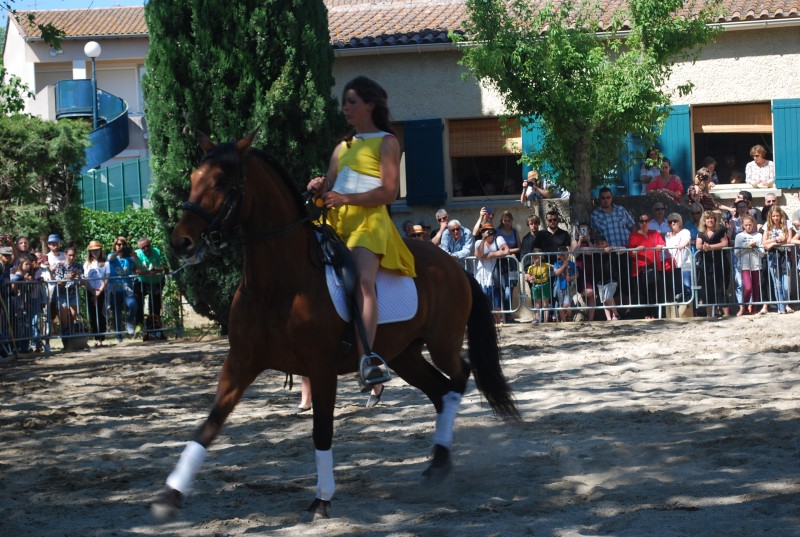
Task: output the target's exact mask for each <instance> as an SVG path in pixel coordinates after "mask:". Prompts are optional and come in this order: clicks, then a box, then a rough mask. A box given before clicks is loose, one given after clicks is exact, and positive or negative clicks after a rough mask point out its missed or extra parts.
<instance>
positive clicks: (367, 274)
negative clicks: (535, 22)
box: [308, 76, 416, 396]
mask: <svg viewBox="0 0 800 537" xmlns="http://www.w3.org/2000/svg"><path fill="white" fill-rule="evenodd" d="M386 99H387V95H386V91H385V90H384V89H383V88H382V87H381V86H379V85H378V84H377V83H376V82H374V81H373V80H370V79H369V78H367V77H364V76H360V77H357V78H354V79H353V80H351V81H350V82H348V83H347V85H346V86H345V87H344V92H343V94H342V112H343V113H344V117H345V119H346V120H347V122H348V123H349V124H350V125H352V126H353V127H354V128H355V132H354V133H352V134H350V136H349V137H347V138H346V139H345V140H344V141H343V142H341V143H340V144H339V145H337V146H336V148H335V149H334V150H333V155H331V160H330V165H329V166H328V173H327V175H326V177H316V178H314V179H312V180H311V182H309V183H308V189H309V190H311V191H313V192H314V193H315V194H316V195H318V196H319V195H321V196H322V199H323V201H324V202H325V206H326V207H328V208H329V209H330V211H329V212H328V221H329V222H330V225H331V227H333V228H334V230H335V231H336V232H337V233H338V234H339V236H340V237H341V238H342V240H343V241H344V242H345V244H347V246H348V248H350V250H351V251H352V253H353V259H354V261H355V264H356V269H357V271H358V280H359V285H358V287H357V289H356V301H357V303H358V307H359V309H360V310H361V319H362V320H363V322H364V330H365V332H366V334H365V335H366V340H367V345H369V349H371V348H372V344H373V342H374V341H375V331H376V329H377V327H378V297H377V295H376V294H375V279H376V278H377V276H378V269H379V268H381V267H382V268H384V269H388V270H394V271H397V272H399V273H400V274H402V275H404V276H411V277H413V276H416V272H415V271H414V257H413V256H412V255H411V252H410V251H409V250H408V248H407V247H406V245H405V244H404V243H403V239H401V238H400V234H399V233H398V232H397V229H396V228H395V227H394V223H392V220H391V219H390V218H389V212H388V211H387V210H386V205H387V204H389V203H392V202H393V201H394V200H395V199H397V194H398V192H399V191H400V144H399V143H398V142H397V138H395V136H394V134H393V133H392V130H391V127H390V125H389V107H388V106H387V104H386ZM326 185H328V186H329V187H330V188H328V189H327V192H326V188H325V187H326ZM357 341H358V345H359V354H360V356H361V358H360V360H361V361H360V364H359V368H358V372H359V375H360V376H361V380H362V381H363V382H364V383H365V384H366V385H367V386H375V385H376V384H380V383H381V382H384V381H386V380H389V377H388V373H387V371H385V370H384V369H383V368H381V367H380V366H376V365H373V363H372V362H373V359H377V360H379V362H382V361H383V360H381V359H380V358H379V357H377V356H375V355H367V354H365V352H366V351H368V350H369V349H364V348H363V345H362V344H361V341H360V339H358V340H357ZM382 365H383V364H382ZM375 389H376V390H377V389H378V387H377V386H376V387H375ZM379 389H380V391H383V388H382V387H380V388H379ZM379 393H380V392H378V391H373V394H374V395H376V396H377V395H378V394H379Z"/></svg>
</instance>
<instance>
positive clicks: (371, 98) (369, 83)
mask: <svg viewBox="0 0 800 537" xmlns="http://www.w3.org/2000/svg"><path fill="white" fill-rule="evenodd" d="M350 90H353V91H355V92H356V94H357V95H358V96H359V97H361V99H362V100H363V101H364V102H365V103H367V104H369V103H372V104H374V105H375V106H373V107H372V122H373V123H375V126H376V127H378V128H379V129H380V130H382V131H384V132H388V133H390V134H394V131H393V130H392V127H391V123H390V122H389V105H388V104H387V100H388V95H387V94H386V90H385V89H383V88H382V87H381V85H380V84H378V83H377V82H375V81H374V80H372V79H370V78H367V77H365V76H357V77H355V78H354V79H353V80H351V81H350V82H348V83H347V84H345V86H344V90H342V102H344V96H345V94H346V93H347V92H348V91H350ZM352 138H353V134H350V135H349V136H348V137H347V140H351V139H352Z"/></svg>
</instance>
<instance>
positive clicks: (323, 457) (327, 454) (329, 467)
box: [316, 449, 336, 501]
mask: <svg viewBox="0 0 800 537" xmlns="http://www.w3.org/2000/svg"><path fill="white" fill-rule="evenodd" d="M316 454H317V498H319V499H320V500H325V501H330V500H331V498H333V493H334V492H335V491H336V483H335V482H334V480H333V450H330V449H329V450H327V451H320V450H318V449H317V450H316Z"/></svg>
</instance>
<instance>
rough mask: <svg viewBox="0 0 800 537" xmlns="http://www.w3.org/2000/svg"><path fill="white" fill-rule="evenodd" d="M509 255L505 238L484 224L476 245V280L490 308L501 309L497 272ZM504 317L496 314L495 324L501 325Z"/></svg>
mask: <svg viewBox="0 0 800 537" xmlns="http://www.w3.org/2000/svg"><path fill="white" fill-rule="evenodd" d="M507 255H508V246H506V241H505V240H503V237H499V236H498V235H497V231H496V230H495V228H494V226H493V225H492V224H484V225H483V226H481V228H480V239H479V240H478V242H476V244H475V257H476V258H478V263H477V266H476V267H475V279H476V280H478V283H479V284H480V285H481V287H482V288H483V294H484V295H485V296H486V300H487V301H488V303H489V306H490V307H492V308H494V309H499V308H500V298H501V294H502V289H501V287H500V284H501V282H500V277H499V273H500V271H499V270H496V267H497V260H498V259H499V258H502V257H505V256H507ZM501 321H502V316H501V315H500V314H499V313H495V323H498V324H499V323H500V322H501Z"/></svg>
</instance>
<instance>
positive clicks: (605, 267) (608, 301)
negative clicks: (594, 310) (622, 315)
mask: <svg viewBox="0 0 800 537" xmlns="http://www.w3.org/2000/svg"><path fill="white" fill-rule="evenodd" d="M595 246H596V247H597V249H598V250H600V251H599V252H598V253H595V254H592V257H593V259H592V269H593V275H592V276H593V278H594V283H595V284H596V285H597V296H598V297H599V298H600V302H602V303H603V305H604V306H605V308H603V311H604V312H605V314H606V320H607V321H618V320H619V311H617V304H616V302H614V293H616V292H617V282H616V281H615V277H614V267H613V266H612V264H611V256H612V254H611V253H610V252H611V250H612V248H611V246H609V244H608V240H607V239H606V238H605V237H604V236H602V235H598V237H597V239H595ZM617 272H619V270H617Z"/></svg>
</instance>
